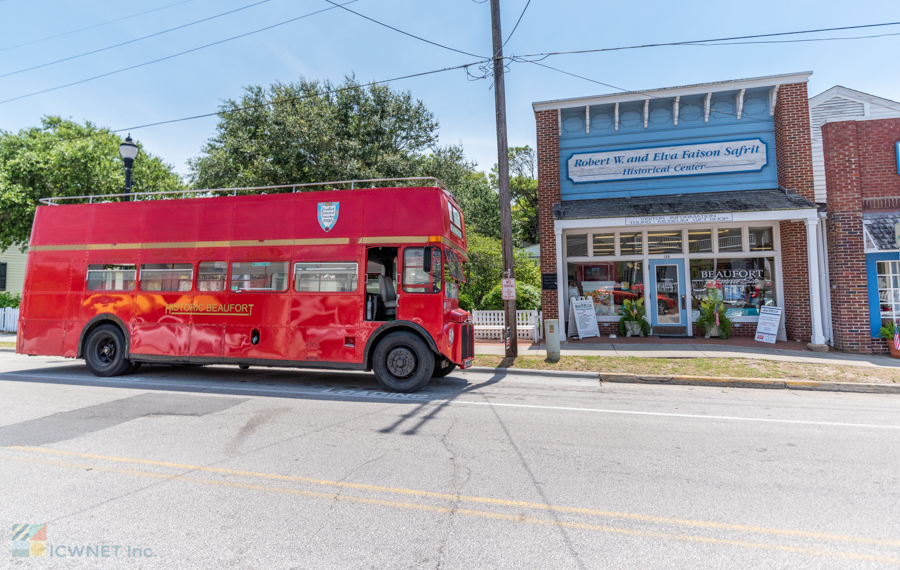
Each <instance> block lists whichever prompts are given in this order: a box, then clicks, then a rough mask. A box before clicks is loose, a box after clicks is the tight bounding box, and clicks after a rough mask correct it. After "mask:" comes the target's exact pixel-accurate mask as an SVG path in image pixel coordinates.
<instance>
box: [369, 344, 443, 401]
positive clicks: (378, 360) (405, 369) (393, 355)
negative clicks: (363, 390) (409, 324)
mask: <svg viewBox="0 0 900 570" xmlns="http://www.w3.org/2000/svg"><path fill="white" fill-rule="evenodd" d="M372 370H373V371H374V372H375V378H376V379H377V380H378V383H379V384H381V387H382V388H384V389H385V390H390V391H392V392H415V391H417V390H420V389H422V388H423V387H424V386H425V385H426V384H428V381H429V380H431V375H432V372H434V353H433V352H431V349H430V348H428V345H427V344H425V341H423V340H422V339H421V338H420V337H419V336H418V335H416V334H414V333H411V332H407V331H397V332H393V333H390V334H389V335H387V336H385V337H384V338H383V339H381V341H380V342H379V343H378V346H376V347H375V354H374V355H373V358H372Z"/></svg>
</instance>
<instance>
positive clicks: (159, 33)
mask: <svg viewBox="0 0 900 570" xmlns="http://www.w3.org/2000/svg"><path fill="white" fill-rule="evenodd" d="M271 1H272V0H261V1H260V2H255V3H253V4H247V5H246V6H242V7H240V8H235V9H234V10H229V11H228V12H222V13H221V14H216V15H215V16H210V17H208V18H203V19H202V20H195V21H193V22H190V23H187V24H183V25H181V26H175V27H174V28H169V29H168V30H163V31H161V32H156V33H153V34H150V35H147V36H142V37H140V38H135V39H133V40H128V41H127V42H122V43H118V44H115V45H111V46H106V47H103V48H100V49H95V50H92V51H86V52H84V53H80V54H78V55H73V56H70V57H65V58H63V59H57V60H56V61H50V62H47V63H42V64H40V65H34V66H31V67H26V68H25V69H20V70H18V71H10V72H9V73H4V74H2V75H0V77H9V76H10V75H16V74H18V73H24V72H26V71H31V70H33V69H40V68H42V67H47V66H48V65H54V64H57V63H62V62H64V61H71V60H73V59H78V58H79V57H84V56H86V55H93V54H95V53H100V52H101V51H106V50H110V49H114V48H117V47H122V46H125V45H128V44H133V43H135V42H139V41H141V40H146V39H147V38H153V37H156V36H161V35H163V34H167V33H169V32H174V31H175V30H180V29H182V28H188V27H190V26H194V25H196V24H200V23H203V22H208V21H209V20H215V19H216V18H221V17H222V16H227V15H228V14H234V13H235V12H240V11H241V10H246V9H247V8H253V7H254V6H259V5H260V4H265V3H266V2H271Z"/></svg>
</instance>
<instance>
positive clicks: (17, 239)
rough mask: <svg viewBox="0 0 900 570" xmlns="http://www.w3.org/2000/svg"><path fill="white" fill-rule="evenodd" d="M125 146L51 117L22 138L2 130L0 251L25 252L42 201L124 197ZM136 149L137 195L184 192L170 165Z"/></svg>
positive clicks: (99, 131) (111, 136)
mask: <svg viewBox="0 0 900 570" xmlns="http://www.w3.org/2000/svg"><path fill="white" fill-rule="evenodd" d="M121 142H122V141H121V139H120V138H119V137H118V135H116V134H115V133H111V132H109V130H107V129H103V128H100V127H97V126H96V125H94V124H93V123H91V122H85V123H84V124H80V123H77V122H75V121H72V120H68V119H62V118H60V117H52V116H48V117H44V118H43V119H42V120H41V125H40V126H39V127H32V128H28V129H23V130H20V131H19V132H18V133H12V132H7V131H2V130H0V250H3V249H6V248H8V247H10V246H11V245H19V246H20V247H22V249H23V251H24V248H25V247H26V245H27V243H28V239H29V236H30V234H31V226H32V223H33V221H34V213H35V208H36V207H37V206H38V204H39V202H38V200H39V199H40V198H49V197H53V196H79V195H87V194H92V195H97V194H119V193H122V192H124V189H125V168H124V166H123V165H122V159H121V157H120V156H119V144H120V143H121ZM137 145H138V148H139V152H138V155H137V157H136V158H135V161H134V168H133V171H132V184H133V186H132V190H133V191H135V192H143V191H155V190H180V189H182V188H183V184H182V182H181V178H180V177H179V176H178V175H177V174H176V173H175V172H173V170H172V167H171V166H170V165H168V164H166V163H164V162H163V161H162V160H161V159H160V158H158V157H156V156H153V155H152V154H149V153H147V152H146V151H145V150H144V149H143V146H142V145H141V143H140V142H139V141H137Z"/></svg>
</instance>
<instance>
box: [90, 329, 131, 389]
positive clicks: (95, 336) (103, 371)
mask: <svg viewBox="0 0 900 570" xmlns="http://www.w3.org/2000/svg"><path fill="white" fill-rule="evenodd" d="M125 352H126V346H125V335H123V334H122V331H121V330H119V327H117V326H116V325H100V326H99V327H97V328H95V329H94V330H92V331H91V332H90V334H89V335H88V337H87V340H86V341H85V343H84V362H85V364H87V368H88V370H90V371H91V374H93V375H94V376H100V377H103V378H106V377H108V376H119V375H121V374H125V373H126V372H128V371H129V370H130V369H131V361H130V360H128V358H127V355H126V354H125Z"/></svg>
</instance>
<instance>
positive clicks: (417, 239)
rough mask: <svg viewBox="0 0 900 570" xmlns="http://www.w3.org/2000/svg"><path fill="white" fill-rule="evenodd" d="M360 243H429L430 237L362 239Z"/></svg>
mask: <svg viewBox="0 0 900 570" xmlns="http://www.w3.org/2000/svg"><path fill="white" fill-rule="evenodd" d="M359 243H428V236H381V237H361V238H359Z"/></svg>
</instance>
